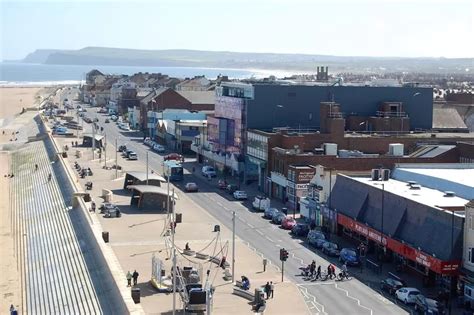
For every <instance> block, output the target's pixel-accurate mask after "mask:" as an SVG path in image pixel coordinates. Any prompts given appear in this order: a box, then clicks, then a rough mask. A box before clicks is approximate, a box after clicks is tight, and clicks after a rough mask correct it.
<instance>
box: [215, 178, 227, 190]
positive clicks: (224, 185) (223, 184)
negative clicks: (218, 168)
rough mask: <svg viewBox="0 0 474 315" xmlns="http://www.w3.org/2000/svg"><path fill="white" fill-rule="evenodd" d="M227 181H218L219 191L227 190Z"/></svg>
mask: <svg viewBox="0 0 474 315" xmlns="http://www.w3.org/2000/svg"><path fill="white" fill-rule="evenodd" d="M227 185H228V184H227V181H225V180H223V179H219V180H218V181H217V187H219V189H227Z"/></svg>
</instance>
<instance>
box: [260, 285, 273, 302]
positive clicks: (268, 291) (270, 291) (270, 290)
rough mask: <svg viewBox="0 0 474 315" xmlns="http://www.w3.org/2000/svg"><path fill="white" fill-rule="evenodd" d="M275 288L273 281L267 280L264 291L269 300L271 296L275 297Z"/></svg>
mask: <svg viewBox="0 0 474 315" xmlns="http://www.w3.org/2000/svg"><path fill="white" fill-rule="evenodd" d="M273 290H274V286H273V281H270V282H268V281H267V283H266V284H265V286H264V287H263V291H264V292H265V295H266V298H267V300H268V299H269V298H270V297H271V298H272V299H273Z"/></svg>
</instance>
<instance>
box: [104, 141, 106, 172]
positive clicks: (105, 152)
mask: <svg viewBox="0 0 474 315" xmlns="http://www.w3.org/2000/svg"><path fill="white" fill-rule="evenodd" d="M104 155H105V169H107V134H105V135H104Z"/></svg>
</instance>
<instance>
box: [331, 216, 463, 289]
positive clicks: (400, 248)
mask: <svg viewBox="0 0 474 315" xmlns="http://www.w3.org/2000/svg"><path fill="white" fill-rule="evenodd" d="M337 223H338V229H339V230H341V231H343V232H344V233H345V234H347V235H349V236H351V237H352V238H355V239H357V240H358V241H361V242H364V243H365V244H367V245H368V248H369V252H370V251H371V250H372V251H373V250H374V249H375V250H376V251H378V250H380V249H382V250H383V252H384V254H385V256H386V257H390V258H391V259H392V260H394V261H396V262H397V264H398V265H399V266H400V267H401V268H410V269H412V270H415V271H417V272H418V273H420V274H422V275H423V276H424V278H423V280H424V283H425V285H434V284H436V283H438V284H444V285H445V286H450V283H449V282H450V281H451V277H452V276H457V275H458V274H459V266H460V263H461V262H460V261H458V260H455V261H449V260H448V261H445V260H441V259H439V258H437V257H435V255H430V254H427V253H425V252H423V251H422V250H421V249H418V248H414V247H412V246H410V245H409V244H406V243H405V242H404V241H403V240H396V239H393V238H391V237H389V236H387V235H383V234H382V233H380V232H379V231H377V230H375V229H373V228H371V227H369V226H367V225H365V224H363V223H360V222H357V221H356V220H354V219H352V218H349V217H347V216H345V215H343V214H340V213H338V214H337Z"/></svg>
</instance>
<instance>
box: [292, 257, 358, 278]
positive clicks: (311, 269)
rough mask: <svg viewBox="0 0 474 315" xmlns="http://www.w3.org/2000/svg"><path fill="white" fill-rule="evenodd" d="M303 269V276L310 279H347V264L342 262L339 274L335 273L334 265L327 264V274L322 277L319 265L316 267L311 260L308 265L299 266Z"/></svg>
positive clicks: (314, 262)
mask: <svg viewBox="0 0 474 315" xmlns="http://www.w3.org/2000/svg"><path fill="white" fill-rule="evenodd" d="M301 269H302V270H303V273H304V275H305V276H307V277H310V278H311V279H314V280H318V279H321V280H326V279H331V280H332V279H333V278H334V279H339V280H343V279H349V274H348V272H347V265H346V264H345V263H344V264H343V265H342V267H341V272H340V273H339V275H336V267H335V266H334V265H333V264H329V265H328V268H327V275H326V277H325V278H324V279H323V277H322V274H321V265H319V266H318V267H316V261H314V260H313V261H312V262H311V264H310V265H308V267H305V268H301Z"/></svg>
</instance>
